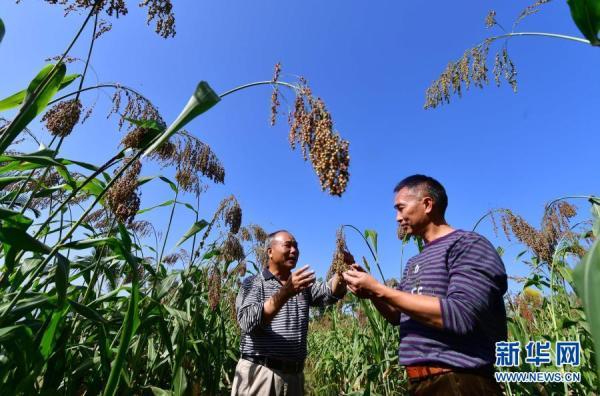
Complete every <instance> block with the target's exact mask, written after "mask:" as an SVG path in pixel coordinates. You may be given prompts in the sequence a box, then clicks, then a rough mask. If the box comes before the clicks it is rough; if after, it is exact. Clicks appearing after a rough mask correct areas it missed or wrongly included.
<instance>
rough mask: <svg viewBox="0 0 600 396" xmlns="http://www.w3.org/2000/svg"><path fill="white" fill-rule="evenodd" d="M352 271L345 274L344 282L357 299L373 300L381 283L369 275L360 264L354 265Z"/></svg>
mask: <svg viewBox="0 0 600 396" xmlns="http://www.w3.org/2000/svg"><path fill="white" fill-rule="evenodd" d="M351 267H352V269H351V270H348V271H346V272H344V274H343V275H344V280H345V281H346V284H347V285H348V289H350V291H351V292H352V293H354V294H356V296H357V297H360V298H371V297H373V296H374V295H375V291H376V289H377V287H378V286H379V282H377V281H376V280H375V278H373V277H372V276H371V275H369V274H368V273H367V272H366V271H365V270H364V269H362V268H361V267H360V266H359V265H358V264H353V265H352V266H351Z"/></svg>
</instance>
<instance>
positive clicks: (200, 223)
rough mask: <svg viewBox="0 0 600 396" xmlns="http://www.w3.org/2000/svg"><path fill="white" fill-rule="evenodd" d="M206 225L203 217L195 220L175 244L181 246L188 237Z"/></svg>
mask: <svg viewBox="0 0 600 396" xmlns="http://www.w3.org/2000/svg"><path fill="white" fill-rule="evenodd" d="M207 225H208V222H207V221H206V220H204V219H202V220H200V221H197V222H195V223H194V224H193V225H192V226H191V227H190V229H189V230H187V232H186V233H185V234H183V236H182V237H181V239H180V240H179V242H177V244H176V245H175V246H176V247H177V246H181V245H182V244H183V243H184V242H185V241H187V240H188V239H190V238H191V237H192V236H194V235H196V234H197V233H199V232H200V231H202V230H203V229H204V228H205V227H206V226H207Z"/></svg>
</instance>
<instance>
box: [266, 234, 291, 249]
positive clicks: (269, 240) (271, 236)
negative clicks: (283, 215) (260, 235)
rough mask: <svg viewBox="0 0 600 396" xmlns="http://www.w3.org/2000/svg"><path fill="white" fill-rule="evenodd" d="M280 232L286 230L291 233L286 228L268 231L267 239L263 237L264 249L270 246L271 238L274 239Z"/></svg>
mask: <svg viewBox="0 0 600 396" xmlns="http://www.w3.org/2000/svg"><path fill="white" fill-rule="evenodd" d="M282 232H287V233H288V234H290V235H292V233H291V232H289V231H288V230H277V231H274V232H272V233H270V234H269V235H267V239H265V251H266V250H267V249H269V248H270V247H271V244H272V243H273V240H274V239H275V237H276V236H277V234H281V233H282Z"/></svg>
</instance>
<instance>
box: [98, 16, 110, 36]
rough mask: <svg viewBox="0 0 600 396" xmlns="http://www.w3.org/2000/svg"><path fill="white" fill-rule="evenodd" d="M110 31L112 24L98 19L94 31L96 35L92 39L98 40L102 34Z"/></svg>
mask: <svg viewBox="0 0 600 396" xmlns="http://www.w3.org/2000/svg"><path fill="white" fill-rule="evenodd" d="M111 30H112V23H110V22H108V21H107V20H106V19H100V21H99V22H98V27H97V29H96V35H95V36H94V39H98V38H99V37H100V36H102V35H103V34H104V33H108V32H110V31H111Z"/></svg>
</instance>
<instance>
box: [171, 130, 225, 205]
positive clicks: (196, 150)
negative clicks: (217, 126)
mask: <svg viewBox="0 0 600 396" xmlns="http://www.w3.org/2000/svg"><path fill="white" fill-rule="evenodd" d="M182 136H183V138H182V141H180V142H179V145H178V148H177V152H176V156H177V159H176V161H177V164H178V169H177V173H176V175H175V178H176V179H177V181H178V182H179V185H180V186H181V187H182V188H183V189H184V190H185V191H188V192H194V193H196V195H198V194H199V193H200V187H199V186H200V182H199V178H198V175H197V174H198V173H200V174H201V175H203V176H204V177H206V178H208V179H210V180H212V181H213V182H214V183H221V184H222V183H224V181H225V168H223V165H222V164H221V161H219V159H218V158H217V156H216V155H215V153H214V152H213V151H212V149H211V148H210V146H209V145H208V144H206V143H203V142H202V141H200V140H199V139H198V138H196V137H194V136H192V135H190V134H187V133H184V134H183V135H182Z"/></svg>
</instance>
